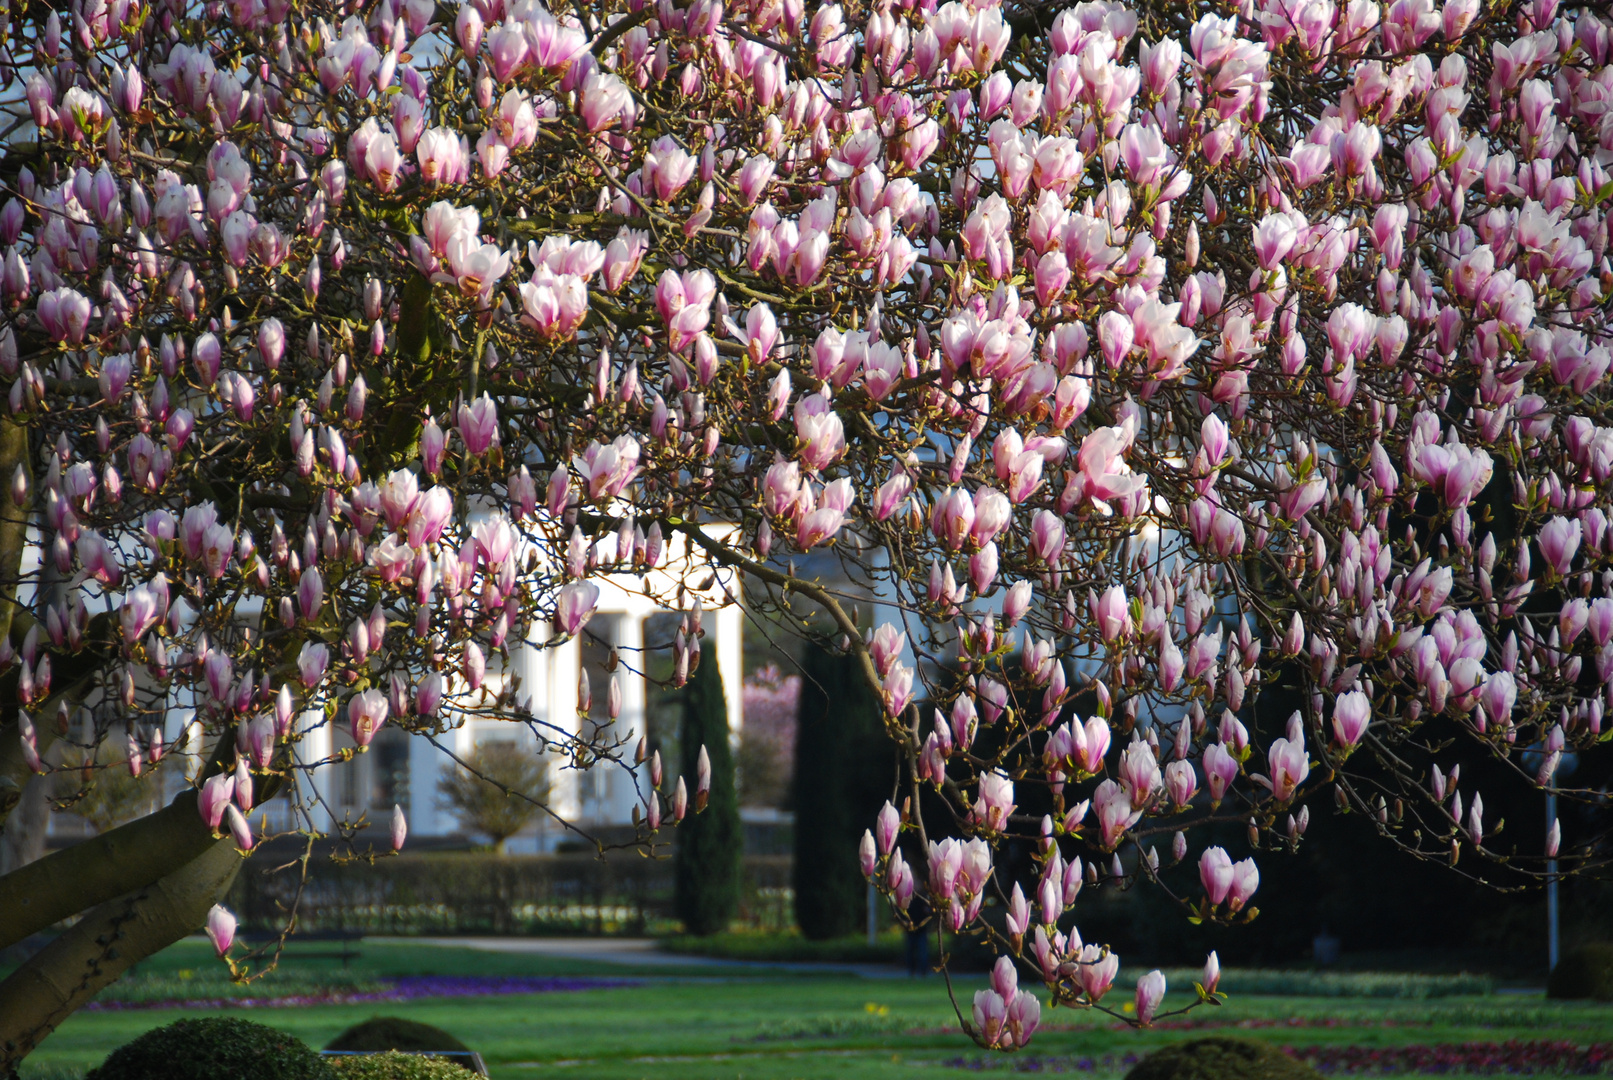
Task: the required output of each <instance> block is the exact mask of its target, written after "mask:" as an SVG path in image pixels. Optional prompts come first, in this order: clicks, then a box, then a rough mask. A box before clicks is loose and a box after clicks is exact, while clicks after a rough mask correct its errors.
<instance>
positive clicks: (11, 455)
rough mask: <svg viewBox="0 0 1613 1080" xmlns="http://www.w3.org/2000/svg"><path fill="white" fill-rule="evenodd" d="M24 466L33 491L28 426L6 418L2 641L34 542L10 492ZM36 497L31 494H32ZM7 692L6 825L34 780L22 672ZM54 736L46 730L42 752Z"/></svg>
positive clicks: (2, 759) (0, 802)
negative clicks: (22, 732) (24, 735)
mask: <svg viewBox="0 0 1613 1080" xmlns="http://www.w3.org/2000/svg"><path fill="white" fill-rule="evenodd" d="M18 469H21V470H22V471H23V475H24V476H25V477H27V478H28V489H29V492H30V493H31V492H32V490H33V483H34V481H33V469H32V468H31V467H30V461H29V454H28V429H27V428H25V427H23V426H22V425H20V424H18V423H16V422H15V421H14V420H12V419H11V418H10V417H9V416H5V417H0V488H3V489H4V492H3V493H0V639H4V638H7V637H9V636H10V635H11V630H12V624H13V623H14V622H15V621H16V614H17V587H18V585H19V584H20V583H21V581H22V553H23V551H24V549H25V548H26V547H27V546H28V517H29V509H28V506H26V505H24V506H20V507H19V506H18V505H17V503H16V501H15V500H14V499H12V497H11V494H10V488H11V479H12V477H13V476H15V475H16V472H17V470H18ZM30 501H31V498H30ZM5 681H6V683H7V684H8V685H7V687H5V692H4V693H0V828H4V827H5V823H6V818H7V816H8V815H9V814H10V813H11V811H12V809H13V808H14V807H15V806H16V805H17V802H18V800H19V799H21V798H22V793H23V788H24V786H25V785H26V784H27V783H28V771H27V769H26V768H25V767H24V764H23V758H22V748H21V747H20V746H19V745H18V742H17V717H16V716H15V715H14V713H15V710H16V704H17V691H16V685H17V681H16V675H15V674H14V673H12V674H8V675H7V677H6V680H5ZM49 737H50V734H49V733H48V732H46V733H44V738H43V739H42V740H41V746H40V748H39V749H40V751H41V752H43V751H44V749H45V747H44V745H43V743H44V741H45V740H48V739H49Z"/></svg>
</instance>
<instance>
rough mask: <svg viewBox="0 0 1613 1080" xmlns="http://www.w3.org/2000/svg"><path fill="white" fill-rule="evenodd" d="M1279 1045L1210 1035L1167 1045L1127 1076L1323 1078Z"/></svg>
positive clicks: (1163, 1079)
mask: <svg viewBox="0 0 1613 1080" xmlns="http://www.w3.org/2000/svg"><path fill="white" fill-rule="evenodd" d="M1321 1076H1322V1074H1321V1073H1319V1072H1317V1071H1316V1070H1315V1069H1313V1068H1311V1067H1310V1066H1309V1065H1306V1064H1305V1063H1304V1062H1301V1061H1295V1060H1294V1059H1293V1058H1291V1057H1289V1056H1288V1055H1287V1054H1285V1053H1283V1052H1282V1051H1281V1050H1280V1049H1278V1048H1277V1047H1275V1046H1270V1045H1268V1044H1266V1043H1261V1042H1251V1041H1249V1040H1247V1039H1226V1038H1209V1039H1193V1040H1191V1041H1189V1042H1183V1043H1177V1044H1176V1045H1175V1046H1167V1047H1165V1048H1164V1049H1163V1050H1156V1051H1155V1052H1154V1053H1152V1054H1149V1055H1148V1056H1147V1057H1146V1058H1144V1059H1143V1060H1141V1061H1139V1062H1138V1063H1137V1065H1136V1067H1135V1068H1133V1069H1132V1070H1131V1072H1129V1073H1127V1074H1126V1080H1321Z"/></svg>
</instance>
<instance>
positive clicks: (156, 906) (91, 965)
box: [0, 815, 242, 1070]
mask: <svg viewBox="0 0 1613 1080" xmlns="http://www.w3.org/2000/svg"><path fill="white" fill-rule="evenodd" d="M193 816H194V815H193ZM241 862H242V859H241V855H240V853H239V852H238V851H237V850H236V849H235V844H234V842H233V841H231V840H229V839H227V838H226V839H223V840H215V841H211V846H209V847H208V848H206V849H205V850H204V851H203V852H202V854H201V855H200V856H199V857H198V858H195V859H192V860H191V861H189V862H187V863H185V864H184V865H182V866H181V867H179V868H178V869H177V870H175V871H174V872H172V873H170V874H168V875H167V876H166V877H163V878H161V879H160V880H158V881H156V882H154V883H152V884H150V885H146V886H142V887H140V888H138V889H134V890H132V891H130V892H127V893H124V894H123V895H122V896H119V897H117V898H116V899H114V900H111V901H109V902H107V903H105V904H102V905H101V906H100V907H98V908H96V909H95V910H94V911H92V912H90V913H89V914H88V915H86V916H85V917H84V918H83V919H82V920H80V921H79V922H78V923H77V924H76V925H74V927H73V928H72V929H71V930H69V931H67V932H66V933H65V934H63V935H62V936H61V937H59V938H57V939H56V940H55V941H54V942H52V943H51V944H50V945H48V946H46V947H45V948H44V949H43V950H42V951H41V952H39V953H38V954H36V955H35V956H34V957H33V958H32V959H30V960H29V961H28V962H27V963H25V964H23V965H22V966H21V967H20V968H18V969H17V970H16V971H14V972H12V974H11V975H10V976H9V977H8V978H7V979H6V980H5V981H4V982H0V1070H4V1069H8V1068H9V1067H11V1066H12V1065H14V1064H15V1063H16V1062H18V1061H20V1060H22V1058H24V1057H26V1056H27V1055H28V1054H29V1053H30V1052H31V1051H32V1050H33V1049H34V1048H35V1047H37V1046H38V1045H39V1044H40V1042H42V1041H43V1040H44V1039H45V1037H46V1036H48V1035H49V1034H50V1033H51V1032H52V1031H54V1030H56V1027H57V1025H58V1024H60V1023H61V1022H62V1021H63V1020H65V1019H66V1018H67V1017H68V1016H70V1015H72V1013H73V1011H74V1010H75V1009H78V1008H79V1007H80V1006H82V1005H83V1004H84V1003H85V1002H87V1001H89V1000H90V998H92V997H94V996H95V995H96V994H97V993H99V992H100V991H101V989H102V988H103V987H105V986H107V985H109V984H111V983H112V982H114V981H116V980H117V979H118V977H119V976H121V975H122V974H123V973H124V972H125V971H127V970H128V969H129V968H130V967H131V966H133V965H134V964H136V963H137V962H139V961H141V960H144V959H145V958H146V957H148V956H151V955H152V954H153V953H156V952H159V951H160V950H162V949H165V948H167V947H168V946H169V945H172V944H173V943H174V942H176V941H178V940H179V939H181V938H183V937H185V936H186V935H188V934H191V933H193V932H195V930H196V929H197V928H198V927H200V926H201V925H202V923H203V922H205V921H206V919H207V912H208V910H209V909H210V908H211V907H212V906H213V905H214V904H216V903H218V902H219V900H221V899H222V898H223V897H224V895H225V894H226V893H227V892H228V891H229V888H230V885H231V883H233V882H234V881H235V875H236V874H237V873H239V872H240V869H241ZM36 865H37V864H36Z"/></svg>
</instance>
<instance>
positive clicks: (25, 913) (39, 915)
mask: <svg viewBox="0 0 1613 1080" xmlns="http://www.w3.org/2000/svg"><path fill="white" fill-rule="evenodd" d="M213 843H214V840H213V834H212V832H211V831H210V830H209V829H208V828H207V823H206V822H204V821H203V820H202V817H201V814H200V813H199V812H198V811H197V809H196V792H195V791H182V792H180V793H179V795H178V796H176V797H175V798H174V801H173V802H171V803H169V804H168V805H167V806H165V807H163V808H162V809H161V810H158V811H157V812H156V813H155V814H148V815H147V816H145V817H143V818H139V819H137V820H135V821H131V822H129V823H128V824H127V825H123V826H120V827H119V828H116V829H113V830H112V831H111V832H108V833H103V834H102V835H100V836H97V837H95V838H94V839H91V840H85V841H83V842H82V843H78V844H74V845H73V846H72V847H70V848H63V849H62V850H61V851H57V852H54V853H52V854H50V855H47V856H45V857H44V858H43V859H40V860H38V861H36V862H31V863H29V864H28V865H27V866H22V867H18V868H17V869H16V870H13V871H12V872H11V873H9V874H7V875H6V876H5V877H0V949H3V948H5V947H6V946H8V945H13V944H15V943H16V942H19V941H21V940H22V939H23V938H25V937H27V936H28V935H29V934H33V933H38V932H39V931H40V930H43V929H44V928H45V927H47V926H50V925H51V924H52V923H55V922H59V921H61V920H62V919H65V918H67V917H68V916H70V915H74V914H77V913H78V912H80V911H83V910H84V909H85V908H87V907H90V906H91V905H93V904H99V903H104V902H105V901H107V900H110V899H112V898H113V897H114V896H118V895H120V894H121V893H125V892H128V891H129V890H130V889H141V888H145V887H147V886H149V885H150V884H151V883H152V882H154V881H157V880H158V879H159V878H162V877H165V876H166V875H168V874H171V873H174V872H175V871H177V870H179V869H180V868H181V867H183V866H185V865H186V864H187V863H189V862H191V861H192V860H194V859H196V858H197V857H198V856H200V855H201V854H202V853H203V852H204V851H206V850H207V849H208V848H209V847H210V846H211V845H212V844H213Z"/></svg>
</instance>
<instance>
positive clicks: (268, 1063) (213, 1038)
mask: <svg viewBox="0 0 1613 1080" xmlns="http://www.w3.org/2000/svg"><path fill="white" fill-rule="evenodd" d="M226 1077H227V1078H228V1080H335V1077H336V1074H335V1072H334V1071H332V1069H331V1067H330V1065H329V1064H327V1063H326V1061H325V1059H324V1058H322V1057H320V1056H319V1055H318V1054H317V1053H316V1052H314V1051H313V1050H312V1049H310V1048H309V1047H308V1046H307V1045H306V1044H305V1043H303V1042H302V1041H301V1040H300V1039H296V1038H294V1037H292V1036H290V1035H287V1034H285V1033H284V1032H280V1031H276V1030H275V1029H274V1028H271V1027H265V1026H264V1025H262V1024H254V1023H252V1022H251V1021H250V1020H237V1019H235V1018H233V1017H222V1016H207V1017H198V1018H193V1019H185V1020H177V1021H175V1022H174V1023H172V1024H169V1025H168V1026H167V1027H160V1028H153V1029H152V1030H151V1031H148V1032H146V1033H145V1034H144V1035H141V1036H140V1037H139V1038H137V1039H135V1040H133V1041H132V1042H127V1043H124V1044H123V1045H122V1046H120V1047H118V1048H117V1049H116V1050H114V1051H112V1053H110V1054H108V1055H107V1058H106V1060H105V1061H104V1062H102V1063H101V1065H100V1066H99V1067H98V1068H95V1069H92V1070H91V1071H90V1074H89V1075H88V1076H87V1077H85V1080H224V1078H226Z"/></svg>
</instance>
